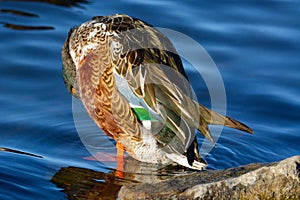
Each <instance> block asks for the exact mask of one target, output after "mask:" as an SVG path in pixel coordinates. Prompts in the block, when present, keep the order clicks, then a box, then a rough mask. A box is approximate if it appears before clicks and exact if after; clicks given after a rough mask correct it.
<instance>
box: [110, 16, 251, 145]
mask: <svg viewBox="0 0 300 200" xmlns="http://www.w3.org/2000/svg"><path fill="white" fill-rule="evenodd" d="M110 20H112V24H113V25H112V26H111V35H112V37H110V46H111V56H112V57H111V58H112V61H113V65H114V67H115V69H116V72H117V73H118V74H120V75H121V76H123V77H124V78H125V79H126V81H127V83H128V85H129V87H130V88H131V90H132V91H133V93H134V94H135V95H136V96H137V97H139V98H141V99H143V101H144V102H145V103H146V104H147V106H148V107H149V108H151V110H152V111H154V112H155V113H157V114H159V115H161V116H162V118H163V119H164V120H165V125H166V127H168V130H171V131H172V132H174V134H176V137H178V138H180V140H181V141H182V143H183V144H184V145H186V144H187V143H188V142H187V141H188V140H189V142H191V141H190V138H193V136H192V135H193V133H194V132H193V131H191V128H193V127H194V128H197V129H198V130H199V131H200V132H201V133H202V134H203V135H204V136H205V137H206V138H208V139H210V140H211V141H212V142H214V141H213V138H212V136H211V134H210V131H209V129H208V124H219V125H225V126H228V127H231V128H235V129H239V130H242V131H246V132H249V133H252V130H251V129H250V128H249V127H248V126H246V125H244V124H242V123H240V122H238V121H236V120H234V119H231V118H229V117H226V116H223V115H221V114H218V113H216V112H214V111H211V110H209V109H208V108H206V107H204V106H202V105H200V104H199V103H197V102H195V101H194V100H193V96H192V92H191V91H192V90H191V88H190V85H189V83H188V80H187V76H186V74H185V72H184V69H183V66H182V62H181V59H180V57H179V56H178V54H177V52H176V50H175V48H174V47H173V45H172V43H171V42H170V41H169V39H168V38H166V37H165V36H164V35H163V34H162V33H161V32H159V31H158V30H157V29H155V28H153V27H151V26H150V25H148V24H146V23H145V22H143V21H141V20H139V19H135V18H131V17H129V16H126V15H115V16H112V17H111V18H110ZM157 139H158V141H159V142H161V143H163V141H160V140H161V139H162V138H159V137H157Z"/></svg>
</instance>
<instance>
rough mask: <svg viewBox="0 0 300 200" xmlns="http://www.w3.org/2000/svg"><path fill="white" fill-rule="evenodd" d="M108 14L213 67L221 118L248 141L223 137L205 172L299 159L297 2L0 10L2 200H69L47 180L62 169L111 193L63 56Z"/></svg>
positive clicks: (21, 5)
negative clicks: (162, 35)
mask: <svg viewBox="0 0 300 200" xmlns="http://www.w3.org/2000/svg"><path fill="white" fill-rule="evenodd" d="M114 13H126V14H129V15H132V16H135V17H138V18H141V19H143V20H145V21H147V22H148V23H150V24H152V25H154V26H158V27H164V28H168V29H173V30H176V31H179V32H182V33H184V34H186V35H188V36H189V37H191V38H193V39H194V40H196V41H197V42H198V43H199V44H201V45H202V46H203V47H204V48H205V49H206V51H207V52H208V53H209V54H210V56H211V57H212V59H213V60H214V62H215V63H216V65H217V67H218V69H219V71H220V73H221V75H222V78H223V81H224V84H225V88H226V95H227V114H228V115H229V116H231V117H233V118H236V119H239V120H241V121H242V122H244V123H246V124H247V125H249V126H250V127H252V128H253V130H254V132H255V134H254V135H248V134H245V133H241V132H239V131H235V130H231V129H227V128H226V129H223V132H222V135H221V137H220V139H219V140H218V143H217V148H214V149H213V150H212V151H211V152H210V153H209V154H208V155H207V156H206V158H205V159H206V160H207V162H208V163H209V168H210V169H224V168H228V167H234V166H239V165H244V164H248V163H253V162H272V161H278V160H281V159H284V158H287V157H290V156H293V155H299V154H300V148H299V145H300V123H299V121H300V114H299V113H300V89H299V88H300V57H299V56H300V21H299V19H300V2H299V1H292V0H290V1H248V2H247V3H245V2H243V3H242V1H231V2H230V3H229V2H225V1H218V2H216V3H212V2H208V1H192V0H188V1H178V2H175V1H158V0H155V1H149V2H148V3H146V2H145V1H134V0H124V1H84V0H82V1H68V0H61V1H59V0H57V1H55V0H53V1H46V0H45V1H43V0H39V1H38V0H36V1H34V0H32V1H7V0H4V1H3V0H2V1H1V0H0V40H1V43H0V52H1V56H0V66H1V73H0V93H1V95H0V105H1V108H0V116H1V121H0V199H33V198H37V199H45V198H47V199H63V198H66V194H64V193H63V192H61V188H59V187H58V186H57V185H56V184H54V183H53V182H51V181H50V180H51V179H52V177H53V176H54V175H55V174H56V173H57V172H58V171H59V170H60V169H61V168H62V167H69V166H73V167H76V169H78V168H85V169H91V170H95V171H98V172H101V173H102V174H103V177H104V178H103V177H102V178H103V180H104V181H103V180H102V178H99V177H98V178H97V177H95V179H99V181H100V182H101V181H102V182H103V184H102V186H101V187H103V188H106V191H107V194H109V192H110V189H109V188H110V186H112V187H111V193H117V191H118V190H116V187H113V186H115V185H114V184H113V183H111V182H109V181H105V180H106V178H107V176H108V175H109V174H111V173H113V172H114V171H113V169H110V168H114V166H115V163H112V164H110V165H107V164H105V163H100V162H96V161H91V160H88V159H86V157H88V156H90V153H89V151H88V150H87V149H86V147H85V146H84V145H83V143H82V142H81V140H80V137H79V136H78V134H77V130H76V128H75V124H74V121H73V114H72V98H71V96H70V95H69V94H68V93H67V90H66V89H65V87H64V84H63V81H62V76H61V56H60V51H61V47H62V45H63V42H64V40H65V38H66V36H67V33H68V31H69V29H70V28H71V27H73V26H74V25H79V24H81V23H82V22H85V21H87V20H89V19H90V18H91V17H92V16H95V15H109V14H114ZM186 48H188V46H187V47H186ZM188 71H189V70H188ZM189 76H190V79H191V82H192V85H193V87H194V90H195V91H196V94H197V97H198V99H199V101H200V102H201V103H202V104H204V105H209V104H210V98H209V95H208V94H207V92H204V91H206V90H207V89H206V86H205V85H204V84H202V83H201V84H200V83H199V82H198V80H197V78H195V77H194V76H195V75H194V74H193V73H192V72H189ZM193 77H194V78H193ZM87 130H88V127H87ZM87 132H88V131H87ZM92 132H93V131H92ZM98 137H99V138H100V139H103V143H101V144H95V147H96V146H97V145H99V146H98V148H99V149H100V150H101V149H104V150H105V151H108V152H110V153H114V152H115V151H114V148H113V146H112V144H111V143H110V142H109V140H108V139H107V138H106V136H103V135H100V136H98ZM199 140H201V136H199ZM106 145H107V146H106ZM21 152H23V153H21ZM173 173H174V172H173ZM75 176H76V175H75ZM105 177H106V178H105ZM112 177H113V176H112ZM100 179H101V180H100ZM128 179H129V181H130V178H128ZM120 183H122V182H120ZM60 187H62V186H60ZM113 188H114V189H113ZM107 194H105V195H107ZM103 195H104V194H103Z"/></svg>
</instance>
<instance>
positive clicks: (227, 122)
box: [197, 104, 253, 144]
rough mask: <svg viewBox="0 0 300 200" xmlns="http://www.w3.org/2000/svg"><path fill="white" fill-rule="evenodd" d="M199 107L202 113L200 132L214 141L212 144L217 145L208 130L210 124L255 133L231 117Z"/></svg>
mask: <svg viewBox="0 0 300 200" xmlns="http://www.w3.org/2000/svg"><path fill="white" fill-rule="evenodd" d="M197 105H198V110H199V111H200V119H199V125H198V130H199V131H200V132H201V133H202V134H203V135H204V136H205V137H206V138H208V139H209V140H210V141H212V143H214V144H215V142H214V140H213V138H212V136H211V134H210V131H209V129H208V124H212V125H223V126H227V127H230V128H234V129H238V130H241V131H245V132H248V133H250V134H252V133H253V130H252V129H251V128H250V127H248V126H247V125H245V124H243V123H241V122H239V121H237V120H235V119H232V118H230V117H227V116H223V115H221V114H219V113H216V112H214V111H212V110H209V109H208V108H206V107H204V106H202V105H200V104H197Z"/></svg>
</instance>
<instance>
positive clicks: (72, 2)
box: [10, 0, 88, 7]
mask: <svg viewBox="0 0 300 200" xmlns="http://www.w3.org/2000/svg"><path fill="white" fill-rule="evenodd" d="M10 1H13V2H18V1H19V2H42V3H49V4H54V5H59V6H66V7H72V6H79V3H87V2H88V1H87V0H10Z"/></svg>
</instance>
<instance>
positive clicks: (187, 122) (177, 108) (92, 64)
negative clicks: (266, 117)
mask: <svg viewBox="0 0 300 200" xmlns="http://www.w3.org/2000/svg"><path fill="white" fill-rule="evenodd" d="M62 65H63V67H62V72H63V79H64V83H65V86H66V88H67V90H68V91H69V92H70V93H71V94H72V95H73V96H74V97H76V98H78V99H80V100H81V101H82V103H83V105H84V108H85V109H86V111H87V113H88V114H89V116H90V118H91V119H92V120H93V121H94V122H95V123H96V124H97V125H98V126H99V128H101V129H102V130H103V132H104V133H105V134H106V135H107V136H108V137H110V138H112V139H114V141H115V142H116V147H117V150H118V152H121V153H118V155H123V154H124V151H125V152H127V154H128V155H129V156H131V157H132V158H134V159H136V160H138V161H141V162H146V163H155V164H163V165H164V164H170V163H177V164H179V165H181V166H184V167H187V168H190V169H195V170H204V169H205V168H206V167H207V165H208V164H207V162H206V161H205V160H204V158H202V157H201V156H200V154H199V148H198V141H197V133H201V134H202V135H203V136H204V137H205V138H207V139H209V140H210V141H211V142H212V143H213V144H215V141H214V139H213V137H212V135H211V133H210V130H209V126H208V125H222V126H227V127H230V128H233V129H238V130H241V131H244V132H248V133H251V134H252V133H253V131H252V129H251V128H250V127H248V126H247V125H245V124H243V123H241V122H239V121H237V120H235V119H232V118H230V117H228V116H223V115H221V114H219V113H217V112H214V111H212V110H210V109H208V108H206V107H205V106H203V105H201V104H200V103H198V102H197V101H196V100H195V99H194V98H193V95H192V88H191V85H190V84H189V81H188V80H189V79H188V76H187V74H186V72H185V70H184V66H183V63H182V60H181V58H180V56H179V55H178V53H177V51H176V49H175V47H174V46H173V44H172V42H171V41H170V40H169V39H168V38H167V37H166V36H165V35H164V34H163V33H161V32H160V31H159V30H158V29H156V28H155V27H153V26H152V25H150V24H148V23H146V22H144V21H142V20H140V19H138V18H135V17H131V16H128V15H125V14H114V15H109V16H96V17H93V18H92V19H91V20H89V21H87V22H84V23H82V24H81V25H80V26H76V27H73V28H71V29H70V31H69V33H68V36H67V39H66V40H65V42H64V44H63V48H62Z"/></svg>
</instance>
